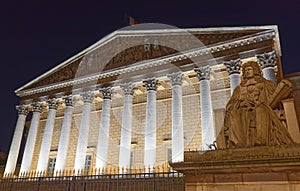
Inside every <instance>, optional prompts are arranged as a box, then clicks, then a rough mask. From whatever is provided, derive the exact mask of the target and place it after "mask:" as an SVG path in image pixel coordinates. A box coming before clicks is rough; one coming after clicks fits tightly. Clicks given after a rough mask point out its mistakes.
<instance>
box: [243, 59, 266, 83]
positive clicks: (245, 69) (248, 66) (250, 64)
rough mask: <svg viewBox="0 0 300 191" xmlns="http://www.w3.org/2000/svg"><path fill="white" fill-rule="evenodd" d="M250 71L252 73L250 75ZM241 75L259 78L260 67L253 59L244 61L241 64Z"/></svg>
mask: <svg viewBox="0 0 300 191" xmlns="http://www.w3.org/2000/svg"><path fill="white" fill-rule="evenodd" d="M251 69H252V71H249V70H251ZM251 73H252V75H251ZM242 77H243V79H248V78H252V77H254V78H261V77H262V72H261V69H260V67H259V65H258V63H257V62H255V61H248V62H245V63H244V64H243V65H242Z"/></svg>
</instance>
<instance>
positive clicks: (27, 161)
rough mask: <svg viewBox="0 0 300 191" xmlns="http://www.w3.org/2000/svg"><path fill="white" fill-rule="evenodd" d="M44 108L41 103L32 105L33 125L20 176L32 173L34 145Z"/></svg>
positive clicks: (30, 129)
mask: <svg viewBox="0 0 300 191" xmlns="http://www.w3.org/2000/svg"><path fill="white" fill-rule="evenodd" d="M42 109H43V106H42V104H41V103H39V102H35V103H33V104H32V110H33V115H32V119H31V124H30V128H29V133H28V136H27V140H26V145H25V149H24V154H23V159H22V163H21V169H20V175H21V174H22V173H24V172H29V171H30V166H31V161H32V156H33V151H34V145H35V141H36V135H37V130H38V127H39V122H40V115H41V112H42Z"/></svg>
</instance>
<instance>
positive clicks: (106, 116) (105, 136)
mask: <svg viewBox="0 0 300 191" xmlns="http://www.w3.org/2000/svg"><path fill="white" fill-rule="evenodd" d="M99 91H100V92H101V94H102V96H103V103H102V113H101V122H100V130H99V136H98V146H97V158H96V168H99V169H101V170H102V169H105V168H106V163H107V151H108V141H109V126H110V106H111V96H112V89H111V88H110V87H106V88H101V89H100V90H99Z"/></svg>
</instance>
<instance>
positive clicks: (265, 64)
mask: <svg viewBox="0 0 300 191" xmlns="http://www.w3.org/2000/svg"><path fill="white" fill-rule="evenodd" d="M256 58H257V59H258V61H259V64H260V66H261V68H262V72H263V76H264V78H266V79H267V80H271V81H272V82H274V84H277V80H276V75H275V66H276V61H277V57H276V53H275V51H272V52H267V53H264V54H259V55H256Z"/></svg>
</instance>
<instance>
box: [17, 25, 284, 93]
mask: <svg viewBox="0 0 300 191" xmlns="http://www.w3.org/2000/svg"><path fill="white" fill-rule="evenodd" d="M277 36H278V31H277V27H276V26H264V27H230V28H206V29H186V30H183V29H172V30H159V29H158V30H132V31H130V30H121V31H116V32H113V33H112V34H110V35H108V36H107V37H105V38H103V39H101V40H100V41H98V42H97V43H95V44H94V45H92V46H90V47H89V48H87V49H85V50H83V51H82V52H80V53H78V54H77V55H75V56H73V57H72V58H70V59H68V60H67V61H65V62H63V63H61V64H60V65H58V66H57V67H55V68H53V69H51V70H50V71H48V72H46V73H45V74H43V75H41V76H39V77H38V78H36V79H34V80H32V81H31V82H29V83H27V84H26V85H24V86H22V87H21V88H19V89H18V90H16V91H15V92H16V94H17V95H18V96H20V97H22V98H23V99H29V98H30V97H31V96H32V95H35V97H37V96H44V92H47V93H45V94H48V95H49V92H50V91H53V92H51V93H54V94H56V93H59V92H62V91H64V92H66V91H70V88H71V86H73V85H74V83H75V82H74V79H75V80H79V81H80V80H81V81H82V82H84V83H86V82H89V81H95V80H96V81H97V82H96V83H97V84H99V83H100V84H101V83H106V82H109V81H111V80H115V79H116V77H117V76H118V75H120V74H124V73H128V72H132V71H138V70H143V69H146V68H149V67H155V66H157V65H163V64H166V63H168V64H170V63H171V64H173V65H175V66H183V65H187V64H190V63H193V62H194V61H193V58H195V57H198V58H197V60H198V61H199V62H202V61H203V62H204V61H207V60H209V59H211V58H215V59H219V60H220V61H222V60H228V59H234V58H235V57H237V56H240V55H241V53H242V52H244V53H245V54H250V53H249V51H250V50H251V51H252V54H255V53H261V52H265V51H270V50H272V49H277V51H279V54H280V47H274V41H277ZM275 44H276V43H275ZM278 44H279V43H278ZM278 46H279V45H278ZM251 51H250V52H251ZM247 52H248V53H247ZM191 67H192V66H191ZM89 79H90V80H89ZM91 79H92V80H91ZM59 89H60V90H59ZM71 89H72V88H71ZM54 90H55V91H54Z"/></svg>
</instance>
